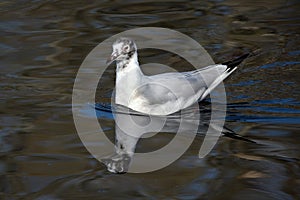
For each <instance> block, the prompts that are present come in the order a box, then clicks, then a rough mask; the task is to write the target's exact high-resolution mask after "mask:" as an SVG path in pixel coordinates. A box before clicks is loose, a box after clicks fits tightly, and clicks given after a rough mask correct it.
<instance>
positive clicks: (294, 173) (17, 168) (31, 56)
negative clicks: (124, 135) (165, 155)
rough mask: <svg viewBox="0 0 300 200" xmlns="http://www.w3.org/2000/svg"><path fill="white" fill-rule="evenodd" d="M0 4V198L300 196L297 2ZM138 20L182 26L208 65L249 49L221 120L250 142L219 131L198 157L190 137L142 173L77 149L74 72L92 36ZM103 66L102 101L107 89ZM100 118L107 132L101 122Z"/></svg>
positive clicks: (110, 77) (172, 61) (109, 80)
mask: <svg viewBox="0 0 300 200" xmlns="http://www.w3.org/2000/svg"><path fill="white" fill-rule="evenodd" d="M0 10H1V18H0V35H1V37H0V56H1V59H0V69H1V70H0V80H1V81H0V85H1V87H0V108H1V109H0V156H1V160H0V199H82V198H87V199H113V198H115V199H280V200H281V199H299V198H300V193H299V185H300V175H299V139H300V137H299V122H300V99H299V97H300V94H299V86H300V83H299V80H300V79H299V69H300V68H299V66H300V60H299V55H300V49H299V44H300V42H299V34H300V31H299V25H300V15H299V10H300V4H299V1H297V0H291V1H289V0H275V1H264V2H263V1H222V0H211V1H205V2H204V1H188V2H184V1H174V2H166V3H161V2H159V1H144V2H142V3H141V2H135V1H132V2H126V1H112V2H111V1H92V0H88V1H77V0H75V1H38V0H35V1H33V0H32V1H29V0H27V1H26V0H24V1H21V0H20V1H13V0H12V1H5V0H3V1H1V2H0ZM143 26H157V27H165V28H171V29H175V30H177V31H180V32H182V33H184V34H187V35H189V36H190V37H192V38H193V39H195V40H196V41H198V42H200V43H201V44H202V45H203V46H204V47H205V48H206V50H207V51H208V52H209V53H210V55H211V56H212V57H213V59H214V60H215V62H224V61H227V60H229V59H231V58H232V57H235V56H237V55H241V54H242V53H246V52H249V51H256V52H257V53H256V55H255V56H253V57H251V58H249V59H247V60H246V61H245V62H244V63H243V64H242V65H240V67H239V69H238V70H237V71H236V72H235V73H234V74H233V75H232V76H231V77H230V78H229V79H227V80H226V82H225V83H226V90H227V101H228V103H229V105H228V113H227V122H226V126H227V127H230V128H231V129H233V130H234V131H236V132H237V133H239V134H240V135H243V136H246V137H247V138H250V139H252V140H255V141H256V142H257V144H253V143H247V142H244V141H240V140H233V139H230V138H226V137H221V138H220V139H219V141H218V143H217V145H216V146H215V148H214V149H213V151H212V152H211V153H210V154H209V155H208V156H206V157H205V158H204V159H201V160H200V159H198V151H199V146H200V144H201V141H198V140H195V141H194V143H193V145H192V146H191V147H190V149H189V150H188V151H187V152H186V153H185V154H184V155H183V156H182V157H181V158H180V159H179V160H177V161H176V162H175V163H173V164H172V165H170V166H168V167H166V168H164V169H162V170H159V171H156V172H152V173H145V174H122V175H116V174H111V173H109V172H107V170H106V167H105V166H104V165H103V164H101V163H100V162H98V161H97V160H95V159H94V158H93V157H92V156H91V155H90V154H89V153H88V152H87V150H86V149H85V147H84V146H83V144H82V143H81V141H80V139H79V137H78V135H77V133H76V130H75V126H74V123H73V118H72V111H71V102H72V88H73V83H74V79H75V76H76V73H77V70H78V69H79V66H80V64H81V62H82V61H83V59H84V58H85V56H86V55H87V54H88V53H89V52H90V51H91V50H92V49H93V48H94V47H95V46H96V45H97V44H98V43H100V42H101V41H103V40H104V39H106V38H108V37H110V36H112V35H113V34H116V33H119V32H121V31H125V30H128V29H131V28H136V27H143ZM145 55H146V56H144V58H141V62H146V61H151V60H152V59H157V58H159V59H161V57H160V56H159V55H158V54H157V53H155V52H154V53H151V52H148V53H147V52H146V53H145ZM147 55H148V56H147ZM163 56H164V55H163ZM164 58H165V59H161V60H164V61H165V62H166V64H168V65H171V66H172V65H173V66H174V68H176V69H178V70H180V71H185V70H187V69H188V66H187V67H185V65H184V64H182V63H183V62H182V61H180V60H178V59H176V58H170V57H169V56H168V54H165V57H164ZM168 58H169V59H168ZM106 73H107V76H105V79H104V80H103V81H104V82H105V86H104V88H102V89H101V92H99V96H98V97H97V98H98V99H97V101H99V102H103V103H107V102H110V98H109V96H110V93H111V90H112V88H113V85H114V69H113V68H109V69H108V70H107V72H106ZM100 121H101V119H100ZM101 123H104V124H105V125H106V126H107V127H110V129H107V131H106V134H108V135H109V134H110V135H113V134H114V128H113V127H114V121H113V120H112V119H107V118H103V120H102V122H101ZM169 137H172V136H171V134H163V136H162V138H169Z"/></svg>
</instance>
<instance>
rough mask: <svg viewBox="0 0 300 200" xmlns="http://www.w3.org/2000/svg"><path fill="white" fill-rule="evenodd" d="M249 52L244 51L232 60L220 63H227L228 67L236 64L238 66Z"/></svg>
mask: <svg viewBox="0 0 300 200" xmlns="http://www.w3.org/2000/svg"><path fill="white" fill-rule="evenodd" d="M249 55H250V54H249V53H246V54H244V55H242V56H240V57H238V58H236V59H234V60H230V61H227V62H224V63H222V65H227V67H228V68H234V67H236V66H238V65H239V64H240V63H241V62H243V60H245V59H246V58H247V57H248V56H249Z"/></svg>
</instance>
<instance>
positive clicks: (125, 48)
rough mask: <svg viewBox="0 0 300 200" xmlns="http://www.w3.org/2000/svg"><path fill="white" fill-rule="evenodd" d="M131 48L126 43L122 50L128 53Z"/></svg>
mask: <svg viewBox="0 0 300 200" xmlns="http://www.w3.org/2000/svg"><path fill="white" fill-rule="evenodd" d="M129 49H130V48H129V45H125V46H124V47H123V49H122V50H123V52H125V53H128V52H129Z"/></svg>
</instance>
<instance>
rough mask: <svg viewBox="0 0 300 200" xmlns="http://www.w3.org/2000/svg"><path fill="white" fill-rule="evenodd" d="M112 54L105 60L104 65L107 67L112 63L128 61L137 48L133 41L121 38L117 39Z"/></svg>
mask: <svg viewBox="0 0 300 200" xmlns="http://www.w3.org/2000/svg"><path fill="white" fill-rule="evenodd" d="M112 47H113V52H112V54H111V56H110V57H109V58H108V59H107V62H106V64H107V65H109V64H111V63H112V62H113V61H126V60H130V59H131V58H132V56H133V55H134V54H135V53H136V51H137V47H136V44H135V43H134V41H133V40H132V39H130V38H125V37H121V38H119V39H117V40H116V41H115V42H114V43H113V45H112Z"/></svg>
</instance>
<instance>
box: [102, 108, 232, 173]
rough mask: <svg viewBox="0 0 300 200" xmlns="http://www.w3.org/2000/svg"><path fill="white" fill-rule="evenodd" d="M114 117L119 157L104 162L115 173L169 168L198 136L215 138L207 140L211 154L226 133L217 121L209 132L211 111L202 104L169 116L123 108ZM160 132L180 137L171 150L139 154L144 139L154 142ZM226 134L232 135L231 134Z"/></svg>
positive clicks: (169, 146)
mask: <svg viewBox="0 0 300 200" xmlns="http://www.w3.org/2000/svg"><path fill="white" fill-rule="evenodd" d="M107 111H108V110H105V109H103V107H98V109H97V112H107ZM200 111H201V112H200ZM112 113H113V115H114V119H115V153H114V155H112V156H109V157H106V158H103V159H101V161H102V162H103V163H104V164H105V165H106V166H107V169H108V170H109V171H110V172H113V173H124V172H146V171H153V170H154V169H159V168H162V167H165V166H167V165H169V164H171V163H172V162H173V161H175V160H177V159H178V158H179V157H180V156H181V155H182V154H183V153H184V152H185V151H186V150H187V148H188V147H189V146H190V145H191V143H192V142H193V140H194V138H195V136H196V135H200V134H206V135H210V136H211V138H210V140H207V141H208V142H210V143H208V142H206V143H207V144H205V145H206V146H208V147H207V149H208V150H211V149H212V148H213V146H214V144H215V143H216V141H217V139H218V137H219V135H220V134H221V132H222V131H223V128H220V127H218V126H217V124H218V123H217V121H215V122H213V123H214V124H215V126H213V127H214V129H213V130H214V131H210V133H208V132H207V130H208V126H209V124H210V125H211V124H212V122H211V121H210V117H211V113H210V109H207V108H205V106H203V107H202V108H199V105H198V104H197V105H195V106H192V107H189V108H188V109H185V110H182V111H181V112H179V113H174V114H172V115H168V116H150V115H144V114H141V113H138V112H135V111H133V110H129V109H128V108H126V107H123V106H120V105H114V106H113V109H112ZM159 132H164V133H175V134H176V135H175V137H174V138H173V139H172V141H171V142H170V143H169V144H168V145H166V146H168V147H164V148H162V149H160V150H159V151H156V152H155V153H153V152H151V153H152V154H151V153H148V152H147V153H135V150H136V146H137V143H138V141H139V140H140V139H141V138H147V139H150V137H152V136H153V135H155V134H156V133H159ZM206 132H207V133H206ZM226 132H227V134H228V133H230V132H231V131H229V130H226ZM232 134H234V133H232ZM204 141H205V140H204ZM203 145H204V144H203ZM203 145H202V146H203ZM149 154H151V155H149ZM162 155H163V156H162ZM147 168H148V169H147Z"/></svg>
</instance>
